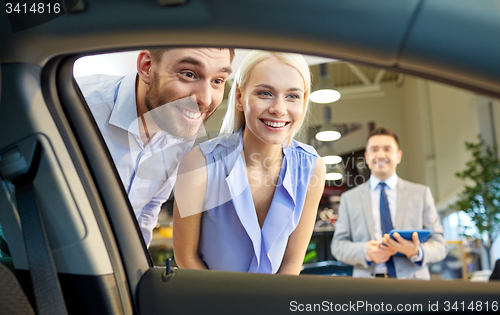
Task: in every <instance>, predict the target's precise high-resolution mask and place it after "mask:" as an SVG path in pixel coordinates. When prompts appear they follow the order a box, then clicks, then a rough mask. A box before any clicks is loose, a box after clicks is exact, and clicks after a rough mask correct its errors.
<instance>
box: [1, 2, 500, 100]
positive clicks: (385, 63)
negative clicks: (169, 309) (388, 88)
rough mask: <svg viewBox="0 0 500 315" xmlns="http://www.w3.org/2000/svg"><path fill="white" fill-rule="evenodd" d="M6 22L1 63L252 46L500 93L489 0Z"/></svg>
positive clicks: (125, 9) (168, 10)
mask: <svg viewBox="0 0 500 315" xmlns="http://www.w3.org/2000/svg"><path fill="white" fill-rule="evenodd" d="M167 2H168V1H167ZM178 2H182V1H178ZM96 11H98V12H99V14H95V13H96ZM86 12H92V15H90V14H86ZM96 16H97V18H96ZM144 17H147V18H144ZM9 18H12V16H10V17H9V15H8V14H5V13H2V15H1V16H0V38H2V45H1V46H0V58H1V61H2V63H12V62H27V63H31V64H36V65H39V66H43V65H44V64H45V63H46V62H47V61H48V60H49V59H50V58H52V57H55V56H58V55H64V54H85V53H98V52H106V51H116V50H123V49H138V48H143V47H153V46H161V45H170V46H219V47H229V46H231V47H242V48H245V47H246V48H254V47H258V48H263V49H275V50H290V51H296V52H301V53H308V54H315V55H321V56H325V57H332V58H337V59H343V60H347V61H355V62H360V63H365V64H369V65H374V66H381V67H383V68H387V69H392V70H395V71H400V72H405V73H409V74H414V75H417V76H420V77H425V78H433V79H436V80H438V81H441V82H446V83H451V84H454V85H457V86H462V87H466V88H469V89H471V90H474V91H477V92H482V93H486V94H489V95H492V96H497V97H498V95H500V62H499V61H498V56H499V55H500V40H499V38H500V4H499V2H498V1H495V0H485V1H479V2H477V1H467V0H433V1H420V0H408V1H392V0H379V1H366V0H348V1H314V2H311V1H310V0H304V1H289V0H273V1H269V0H254V1H224V0H213V1H203V0H190V1H185V4H182V5H177V6H161V5H160V4H158V3H157V2H153V1H150V2H147V3H145V2H144V1H139V0H122V1H119V2H117V1H112V0H100V1H85V7H84V8H83V10H79V11H76V12H71V13H68V14H64V15H62V16H60V17H58V18H56V19H54V20H52V21H50V22H47V23H44V24H41V25H39V26H37V27H33V28H29V29H26V30H22V31H18V32H15V33H14V32H13V31H12V25H11V24H10V22H9Z"/></svg>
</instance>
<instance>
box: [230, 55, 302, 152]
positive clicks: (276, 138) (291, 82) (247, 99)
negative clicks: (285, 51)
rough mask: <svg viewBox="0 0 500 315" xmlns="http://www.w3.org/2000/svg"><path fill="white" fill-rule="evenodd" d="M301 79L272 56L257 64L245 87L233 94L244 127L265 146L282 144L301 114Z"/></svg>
mask: <svg viewBox="0 0 500 315" xmlns="http://www.w3.org/2000/svg"><path fill="white" fill-rule="evenodd" d="M304 92H305V89H304V80H303V79H302V76H301V75H300V73H299V72H298V71H297V70H296V69H295V68H293V67H292V66H289V65H287V64H284V63H283V62H281V61H279V60H278V59H276V58H275V57H271V58H267V59H265V60H263V61H261V62H259V63H258V64H257V65H256V66H255V67H254V69H253V71H252V73H251V74H250V78H249V80H248V81H247V84H246V86H245V87H243V88H241V89H240V90H239V91H237V92H236V106H237V108H238V110H240V111H243V112H244V115H245V126H246V127H245V128H246V129H247V132H248V131H249V132H251V134H252V135H253V136H255V137H256V138H258V139H260V140H261V141H262V142H264V143H268V144H282V143H283V142H285V141H286V140H287V139H288V137H289V136H290V135H291V134H292V132H293V130H294V129H295V128H296V127H297V126H298V125H299V124H300V121H301V119H302V115H303V114H304Z"/></svg>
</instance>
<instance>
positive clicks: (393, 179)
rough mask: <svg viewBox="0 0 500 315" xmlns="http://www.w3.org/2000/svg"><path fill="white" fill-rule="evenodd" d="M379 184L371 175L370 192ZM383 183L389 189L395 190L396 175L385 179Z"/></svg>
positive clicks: (378, 180) (396, 183)
mask: <svg viewBox="0 0 500 315" xmlns="http://www.w3.org/2000/svg"><path fill="white" fill-rule="evenodd" d="M380 182H381V180H380V179H378V178H377V177H375V176H373V175H371V176H370V189H371V190H375V189H377V186H378V184H379V183H380ZM384 183H386V185H387V186H388V187H389V189H396V187H397V185H398V174H396V173H394V174H392V175H391V177H389V178H388V179H386V180H385V181H384Z"/></svg>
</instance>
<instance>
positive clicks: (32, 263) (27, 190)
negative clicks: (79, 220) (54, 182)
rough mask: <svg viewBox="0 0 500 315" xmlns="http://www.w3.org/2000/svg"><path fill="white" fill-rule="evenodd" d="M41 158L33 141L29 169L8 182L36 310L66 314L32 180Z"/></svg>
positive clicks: (49, 314)
mask: <svg viewBox="0 0 500 315" xmlns="http://www.w3.org/2000/svg"><path fill="white" fill-rule="evenodd" d="M41 158H42V145H41V144H40V142H36V147H35V152H34V154H33V159H32V162H31V165H30V167H29V170H28V171H27V172H26V173H24V174H22V175H20V176H18V177H16V178H15V179H13V180H12V181H11V182H12V184H13V185H14V186H15V187H16V190H15V194H16V201H17V211H18V213H19V217H20V219H21V227H22V230H23V238H24V245H25V248H26V254H27V256H28V263H29V267H30V275H31V282H32V287H33V291H34V295H35V301H36V309H37V314H38V315H65V314H67V313H68V312H67V310H66V305H65V303H64V298H63V294H62V290H61V286H60V285H59V279H58V277H57V271H56V268H55V264H54V259H53V257H52V252H51V250H50V245H49V242H48V238H47V234H46V232H45V228H44V225H43V222H42V219H41V216H40V211H39V202H38V199H37V197H36V192H35V186H34V184H33V180H34V179H35V177H36V174H37V172H38V167H39V165H40V160H41Z"/></svg>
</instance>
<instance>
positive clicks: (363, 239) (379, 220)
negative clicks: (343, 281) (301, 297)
mask: <svg viewBox="0 0 500 315" xmlns="http://www.w3.org/2000/svg"><path fill="white" fill-rule="evenodd" d="M402 155H403V152H402V151H401V150H400V149H399V140H398V138H397V136H396V135H395V134H394V133H392V132H391V131H390V130H388V129H386V128H377V129H376V130H374V131H373V132H372V133H371V135H370V137H369V138H368V143H367V146H366V152H365V159H366V163H367V164H368V167H369V168H370V170H371V176H370V179H369V180H368V181H367V182H366V183H364V184H363V185H360V186H358V187H356V188H354V189H352V190H349V191H347V192H345V193H344V194H342V196H341V198H340V205H339V217H338V220H337V224H336V226H335V234H334V237H333V241H332V245H331V249H332V253H333V255H334V256H335V257H336V258H337V259H338V260H340V261H342V262H345V263H347V264H350V265H353V266H354V271H353V277H371V278H373V277H395V278H398V279H430V274H429V268H428V265H429V264H430V263H434V262H437V261H440V260H442V259H444V257H445V256H446V252H447V246H446V242H445V240H444V237H443V227H442V226H441V224H440V223H439V217H438V214H437V211H436V207H435V205H434V199H433V197H432V194H431V191H430V189H429V187H426V186H423V185H419V184H414V183H411V182H408V181H405V180H403V179H401V178H399V177H398V176H397V174H396V168H397V166H398V164H399V163H400V162H401V158H402ZM393 228H394V229H399V230H419V229H429V230H431V235H430V237H429V238H428V239H427V240H426V241H425V242H423V243H420V242H419V240H418V235H417V233H416V232H415V233H413V234H412V240H406V239H403V238H402V237H401V236H400V235H399V234H397V233H395V234H394V237H395V240H394V239H392V238H391V237H389V235H388V234H387V233H388V232H389V230H391V229H393ZM397 252H399V253H401V254H402V255H397V256H394V255H395V254H396V253H397Z"/></svg>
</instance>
